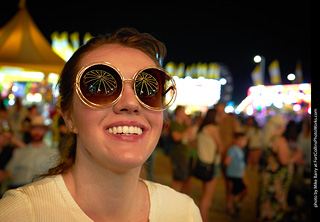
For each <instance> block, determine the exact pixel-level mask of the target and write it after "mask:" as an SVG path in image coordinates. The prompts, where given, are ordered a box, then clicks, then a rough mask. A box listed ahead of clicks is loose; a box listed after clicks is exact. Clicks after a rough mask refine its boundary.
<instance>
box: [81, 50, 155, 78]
mask: <svg viewBox="0 0 320 222" xmlns="http://www.w3.org/2000/svg"><path fill="white" fill-rule="evenodd" d="M93 62H108V63H111V64H112V65H114V66H116V67H117V68H118V69H119V70H120V71H121V72H123V73H126V72H132V71H138V70H140V69H142V68H144V67H147V66H155V65H156V64H155V62H154V61H153V60H152V59H151V58H150V57H149V56H148V55H146V54H145V53H143V52H142V51H140V50H138V49H134V48H129V47H125V46H121V45H116V44H108V45H104V46H101V47H99V48H97V49H94V50H93V51H91V52H89V53H88V54H86V55H85V56H84V57H83V58H82V60H81V67H83V66H86V65H88V64H90V63H93Z"/></svg>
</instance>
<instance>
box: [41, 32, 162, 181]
mask: <svg viewBox="0 0 320 222" xmlns="http://www.w3.org/2000/svg"><path fill="white" fill-rule="evenodd" d="M107 44H118V45H122V46H125V47H130V48H135V49H138V50H140V51H142V52H143V53H145V54H146V55H148V56H149V57H150V58H151V59H152V60H153V61H154V62H155V63H156V65H157V66H159V67H160V66H161V64H162V61H163V59H164V57H165V56H166V47H165V45H164V44H163V43H162V42H160V41H159V40H157V39H156V38H154V37H153V36H152V35H150V34H148V33H140V32H138V31H137V30H136V29H134V28H121V29H118V30H116V31H114V32H113V33H111V34H107V35H105V36H100V37H94V38H92V39H90V40H89V41H88V42H87V43H86V44H85V45H83V46H81V47H80V48H79V49H78V50H77V51H76V52H75V53H74V54H73V55H72V57H71V58H70V59H69V61H68V62H67V63H66V64H65V66H64V68H63V70H62V73H61V76H60V79H59V81H58V87H59V93H60V107H59V108H60V109H61V111H63V112H65V111H70V110H71V108H72V107H71V105H72V98H73V93H74V82H75V79H76V75H77V72H78V71H79V69H80V68H81V67H79V63H80V61H81V59H82V58H83V57H84V56H85V55H86V54H88V53H89V52H90V51H92V50H94V49H97V48H99V47H101V46H103V45H107ZM76 138H77V136H76V135H75V134H73V133H70V134H68V135H67V136H66V137H65V138H63V141H62V144H63V147H61V149H60V154H61V157H60V161H59V163H58V165H57V166H56V167H54V168H52V169H50V170H49V171H48V173H47V174H44V175H42V177H45V176H51V175H57V174H62V173H65V172H67V171H68V170H69V169H70V168H71V167H72V166H73V164H74V162H75V157H76Z"/></svg>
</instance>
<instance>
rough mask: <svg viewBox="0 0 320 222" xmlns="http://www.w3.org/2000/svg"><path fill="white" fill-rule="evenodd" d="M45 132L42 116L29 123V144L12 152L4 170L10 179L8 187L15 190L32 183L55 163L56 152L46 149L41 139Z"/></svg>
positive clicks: (45, 127) (55, 150)
mask: <svg viewBox="0 0 320 222" xmlns="http://www.w3.org/2000/svg"><path fill="white" fill-rule="evenodd" d="M46 132H47V126H46V125H45V124H44V119H43V118H42V116H40V115H38V116H35V117H34V118H33V119H32V120H31V123H30V136H31V142H30V143H29V144H27V146H26V147H25V148H22V149H19V150H17V151H16V152H14V154H13V156H12V158H11V160H10V161H9V162H8V164H7V166H6V167H5V170H6V171H7V173H8V175H10V177H11V181H10V187H11V188H17V187H20V186H23V185H26V184H29V183H31V182H32V181H33V179H34V178H35V177H36V176H39V175H41V174H43V173H45V172H47V171H48V170H49V169H50V168H51V167H53V166H54V165H55V164H56V163H57V159H58V157H59V155H58V150H57V149H52V148H49V147H47V146H46V145H45V144H44V142H43V137H44V135H45V134H46Z"/></svg>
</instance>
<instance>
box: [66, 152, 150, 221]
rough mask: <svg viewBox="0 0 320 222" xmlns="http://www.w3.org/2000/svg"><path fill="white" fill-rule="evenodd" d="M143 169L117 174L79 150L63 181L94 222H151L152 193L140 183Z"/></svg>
mask: <svg viewBox="0 0 320 222" xmlns="http://www.w3.org/2000/svg"><path fill="white" fill-rule="evenodd" d="M140 170H141V168H139V169H133V170H131V171H129V172H126V173H122V174H117V173H114V172H112V171H110V170H108V169H105V168H103V167H101V166H99V165H97V164H96V163H94V162H92V159H91V160H88V159H87V157H84V156H83V155H81V151H80V154H79V152H78V150H77V158H76V162H75V164H74V167H73V168H72V169H71V170H70V171H69V172H68V173H66V174H65V175H63V178H64V180H65V183H66V185H67V188H68V190H69V191H70V193H71V195H72V197H73V198H74V199H75V201H76V202H77V204H78V205H79V207H80V208H81V209H82V210H83V212H84V213H85V214H87V216H89V217H90V218H91V219H93V220H94V221H128V220H129V219H131V218H130V217H139V216H140V217H141V221H147V220H148V216H149V209H150V203H149V194H148V188H147V187H146V185H145V184H144V183H143V182H142V181H140V180H139V174H140ZM146 200H147V201H146ZM138 212H140V214H138ZM137 214H138V215H137ZM135 221H136V220H135Z"/></svg>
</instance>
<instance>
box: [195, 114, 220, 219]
mask: <svg viewBox="0 0 320 222" xmlns="http://www.w3.org/2000/svg"><path fill="white" fill-rule="evenodd" d="M216 113H217V112H216V110H215V109H209V110H208V111H207V114H206V116H205V118H204V120H203V121H202V124H201V125H200V127H199V132H198V137H197V141H198V147H197V155H198V158H199V159H200V161H201V162H203V163H204V164H210V165H211V164H213V166H214V171H213V175H212V176H213V177H212V179H211V180H209V181H203V193H202V196H201V199H200V204H199V207H200V212H201V216H202V220H203V221H204V222H207V221H209V217H208V211H209V208H210V206H211V202H212V197H213V194H214V190H215V188H216V184H217V178H218V176H219V174H220V162H221V155H220V154H221V153H222V150H223V145H222V141H221V138H220V134H219V130H218V127H217V120H216Z"/></svg>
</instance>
